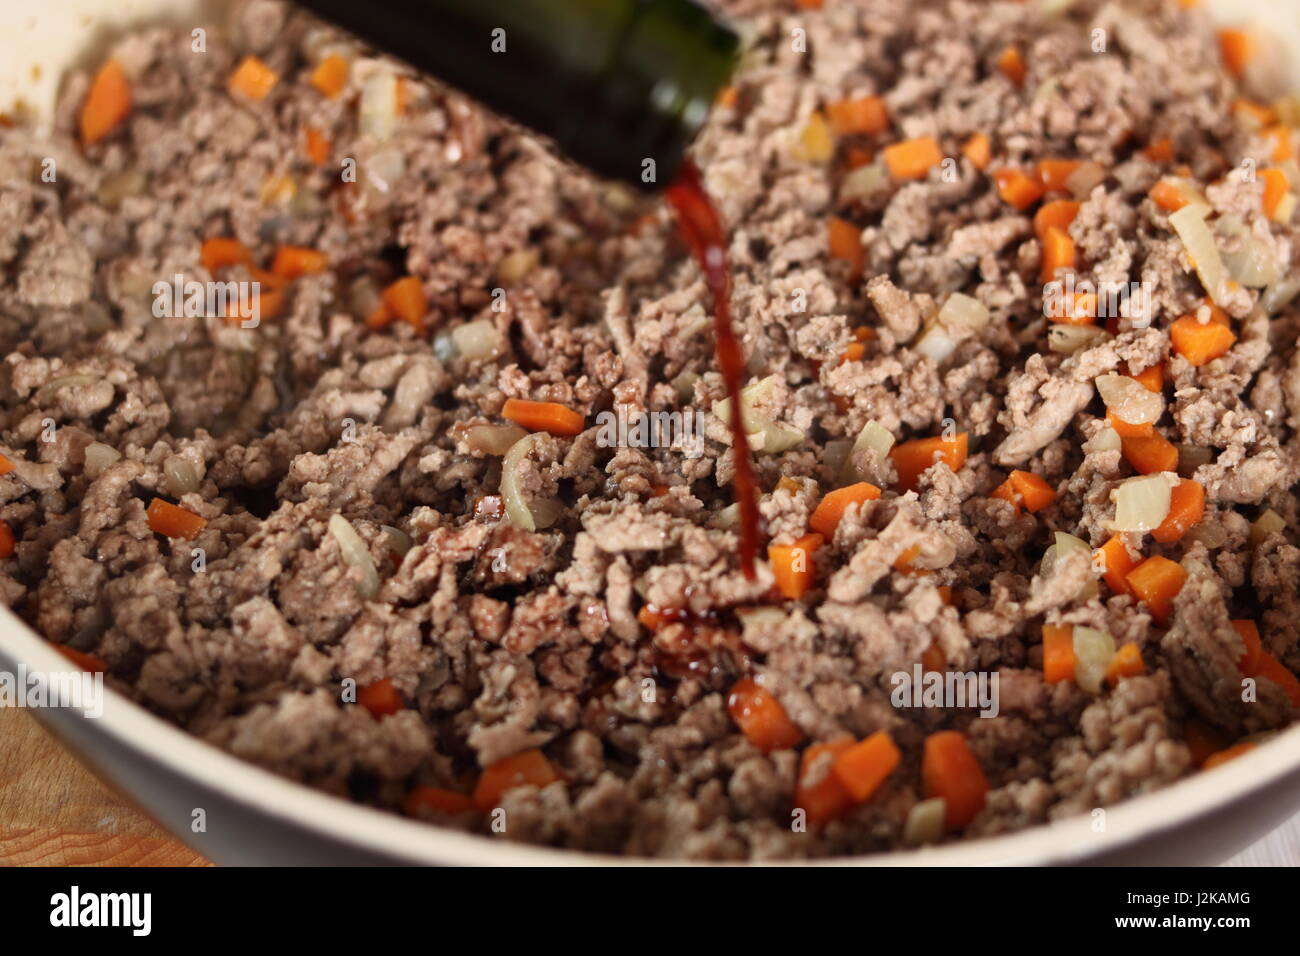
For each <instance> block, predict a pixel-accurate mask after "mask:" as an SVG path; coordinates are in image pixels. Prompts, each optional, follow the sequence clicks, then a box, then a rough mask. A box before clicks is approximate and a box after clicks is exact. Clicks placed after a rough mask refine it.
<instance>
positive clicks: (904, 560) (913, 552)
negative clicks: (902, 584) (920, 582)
mask: <svg viewBox="0 0 1300 956" xmlns="http://www.w3.org/2000/svg"><path fill="white" fill-rule="evenodd" d="M920 553H921V546H920V545H919V544H914V545H912V546H911V547H910V548H907V549H906V550H904V551H903V553H902V554H900V555H899V556H898V557H896V558H895V559H894V570H895V571H897V572H898V573H899V574H919V573H920V572H921V569H920V568H913V567H912V562H913V561H915V560H916V558H917V557H918V556H919V555H920Z"/></svg>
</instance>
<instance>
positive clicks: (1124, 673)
mask: <svg viewBox="0 0 1300 956" xmlns="http://www.w3.org/2000/svg"><path fill="white" fill-rule="evenodd" d="M1146 670H1147V666H1146V663H1145V662H1144V661H1143V660H1142V652H1141V651H1140V650H1138V646H1137V644H1136V643H1132V642H1130V643H1128V644H1125V645H1124V646H1123V647H1121V648H1120V649H1119V650H1117V651H1116V652H1115V656H1114V657H1112V658H1111V659H1110V663H1109V664H1107V665H1106V683H1108V684H1110V686H1111V687H1118V686H1119V682H1120V680H1121V679H1122V678H1125V677H1137V676H1138V675H1140V674H1145V673H1146Z"/></svg>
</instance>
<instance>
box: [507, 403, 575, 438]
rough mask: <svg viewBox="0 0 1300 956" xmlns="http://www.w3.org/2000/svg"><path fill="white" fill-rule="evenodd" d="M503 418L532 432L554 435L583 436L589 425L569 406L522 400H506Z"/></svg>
mask: <svg viewBox="0 0 1300 956" xmlns="http://www.w3.org/2000/svg"><path fill="white" fill-rule="evenodd" d="M501 416H502V417H503V418H506V419H508V420H509V421H512V422H514V423H515V424H516V425H522V426H523V427H524V428H526V429H528V430H529V431H530V432H550V433H551V434H552V435H581V434H582V430H583V429H584V428H585V427H586V425H587V422H586V420H585V419H584V418H583V417H582V413H580V412H577V411H574V410H573V409H572V408H569V407H568V406H567V405H561V404H560V403H559V402H530V401H527V400H526V399H522V398H509V399H506V403H505V405H504V406H502V408H501Z"/></svg>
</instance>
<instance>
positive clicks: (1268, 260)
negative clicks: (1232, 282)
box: [1216, 216, 1278, 289]
mask: <svg viewBox="0 0 1300 956" xmlns="http://www.w3.org/2000/svg"><path fill="white" fill-rule="evenodd" d="M1216 231H1217V232H1218V233H1219V234H1220V235H1223V236H1228V237H1230V238H1233V239H1236V240H1237V243H1238V245H1237V248H1236V249H1235V250H1233V251H1232V252H1225V253H1223V265H1224V267H1225V268H1226V269H1227V270H1228V274H1229V275H1231V276H1232V277H1233V278H1234V279H1236V280H1237V281H1238V282H1240V283H1241V284H1242V285H1244V286H1245V287H1246V288H1248V289H1263V288H1265V287H1266V286H1270V285H1272V284H1273V283H1274V282H1276V281H1277V280H1278V268H1277V259H1276V258H1274V256H1273V253H1272V252H1271V251H1270V250H1269V249H1268V247H1267V246H1265V245H1264V243H1263V242H1261V241H1260V239H1259V237H1257V236H1256V235H1255V234H1254V233H1252V232H1251V231H1250V229H1248V228H1247V227H1246V225H1245V224H1244V223H1243V222H1242V221H1241V220H1240V219H1239V218H1237V217H1236V216H1224V217H1223V218H1222V219H1220V220H1219V224H1218V226H1217V230H1216Z"/></svg>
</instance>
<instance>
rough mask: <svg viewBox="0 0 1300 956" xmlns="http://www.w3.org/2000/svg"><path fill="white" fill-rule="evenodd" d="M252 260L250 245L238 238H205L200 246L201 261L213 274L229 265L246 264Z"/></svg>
mask: <svg viewBox="0 0 1300 956" xmlns="http://www.w3.org/2000/svg"><path fill="white" fill-rule="evenodd" d="M252 261H253V254H252V253H251V252H249V251H248V246H246V245H244V244H243V243H242V242H240V241H239V240H238V239H204V240H203V245H202V246H200V247H199V262H200V263H201V264H202V266H203V268H205V269H207V270H208V272H209V273H210V274H211V275H216V274H217V272H218V270H220V269H224V268H226V267H227V266H245V265H249V264H250V263H252Z"/></svg>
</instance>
